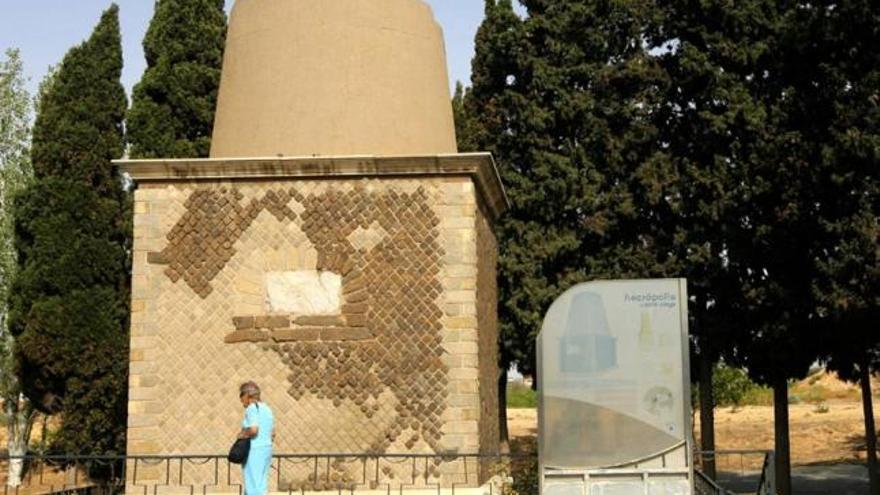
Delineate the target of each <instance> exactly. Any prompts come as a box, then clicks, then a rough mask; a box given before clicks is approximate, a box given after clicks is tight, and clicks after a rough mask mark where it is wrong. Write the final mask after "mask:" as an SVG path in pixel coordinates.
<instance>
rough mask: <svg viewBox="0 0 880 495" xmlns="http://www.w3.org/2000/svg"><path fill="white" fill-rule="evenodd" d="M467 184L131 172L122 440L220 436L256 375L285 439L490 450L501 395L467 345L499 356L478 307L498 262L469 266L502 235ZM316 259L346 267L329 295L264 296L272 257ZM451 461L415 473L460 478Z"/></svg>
mask: <svg viewBox="0 0 880 495" xmlns="http://www.w3.org/2000/svg"><path fill="white" fill-rule="evenodd" d="M475 198H476V196H475V191H474V188H473V184H472V183H471V182H470V180H469V179H464V180H457V179H456V180H454V181H449V180H428V179H423V180H404V179H381V180H375V179H374V180H325V181H301V180H290V181H273V182H267V181H253V182H247V181H236V182H229V181H225V182H221V181H217V182H203V183H174V184H169V183H163V184H143V185H141V186H140V187H139V189H138V190H137V192H136V197H135V200H136V212H138V213H137V214H136V215H135V227H136V229H135V253H134V259H135V267H134V281H133V302H132V336H133V338H132V350H133V357H132V363H131V379H130V380H131V381H130V403H129V430H128V431H129V436H128V438H129V452H130V453H133V454H152V453H156V454H183V453H189V454H192V453H218V452H224V451H225V450H226V449H227V448H228V444H229V441H230V440H231V438H232V437H233V436H234V434H235V430H236V428H237V426H238V424H239V422H240V421H241V409H240V406H239V405H238V400H237V387H238V384H239V383H241V382H242V381H245V380H248V379H254V380H256V381H257V382H258V383H260V385H261V386H262V388H263V391H264V392H263V394H264V400H265V401H266V402H267V403H268V404H270V405H271V407H272V408H273V410H274V411H275V413H276V428H277V437H276V445H275V450H276V452H279V453H315V452H318V453H320V452H377V453H379V452H385V453H402V452H413V453H439V452H448V451H455V450H457V451H459V452H476V451H477V450H478V449H479V450H480V451H483V449H482V446H481V442H483V440H482V438H483V437H485V438H486V439H488V441H491V437H492V434H491V425H492V424H493V422H497V420H496V419H492V418H497V412H496V411H495V409H494V407H495V406H492V407H488V406H485V404H483V402H485V398H484V395H483V394H484V393H492V392H491V391H492V390H494V378H493V379H491V381H489V383H488V388H486V389H485V390H484V386H483V385H482V384H480V385H478V382H481V381H485V380H489V378H488V377H489V371H487V370H488V368H489V367H487V368H486V370H484V369H483V367H482V366H481V363H483V360H484V357H483V356H477V353H478V350H477V349H478V346H479V352H480V353H483V352H484V350H485V352H487V353H488V354H487V357H486V359H487V360H488V361H489V362H491V363H492V365H494V362H495V355H494V354H492V347H493V345H492V342H494V339H495V338H496V337H494V336H491V335H488V336H485V338H483V337H484V336H483V327H484V326H485V325H488V327H487V328H490V329H491V328H494V327H493V324H492V323H491V322H490V323H488V324H487V323H485V321H490V320H485V318H482V317H480V318H478V316H477V315H478V313H482V312H483V311H484V309H485V310H486V311H494V309H493V306H492V304H490V303H489V302H488V301H489V299H491V298H492V297H494V292H493V291H494V286H493V285H486V284H485V283H484V281H488V280H491V279H492V278H493V277H491V276H490V275H489V274H490V271H491V270H492V269H491V268H490V269H488V270H489V271H484V270H482V269H480V270H478V269H477V265H478V264H482V263H484V262H485V261H486V260H487V259H490V260H491V259H493V258H486V257H484V256H483V255H482V254H480V255H479V263H478V261H477V251H479V252H480V253H482V252H483V249H484V247H485V249H494V244H493V243H494V239H490V242H488V243H487V242H486V239H489V238H490V236H483V234H479V233H478V231H477V229H476V228H475V222H474V215H475V214H476V215H479V213H478V212H476V210H477V208H476V207H475ZM477 225H479V224H477ZM485 227H486V228H488V224H486V225H485ZM484 233H488V234H490V235H491V230H487V231H485V232H484ZM481 236H482V237H481ZM477 237H479V238H480V239H483V240H479V239H477ZM484 237H485V238H484ZM478 243H479V244H480V246H481V247H480V248H479V249H478V248H477V244H478ZM309 271H315V272H319V273H327V272H329V273H333V274H338V275H339V276H340V277H341V279H342V283H341V288H340V305H339V309H338V312H336V313H334V314H320V315H308V314H293V313H283V314H282V313H276V312H273V310H271V309H270V307H269V304H268V303H267V289H266V277H267V275H266V274H268V273H279V272H280V273H284V272H309ZM477 278H479V279H480V280H481V282H479V283H478V282H477ZM484 287H489V288H488V289H486V290H484ZM477 299H479V301H480V302H479V303H478V301H477ZM478 305H479V311H478V307H477V306H478ZM492 321H494V320H492ZM478 327H479V332H478ZM491 331H494V330H491ZM478 339H480V341H479V342H477V340H478ZM484 340H485V342H484ZM490 341H492V342H490ZM134 351H136V352H137V354H138V357H137V358H136V359H135V357H134ZM489 354H491V356H490V355H489ZM487 397H488V400H490V401H491V396H487ZM496 400H497V399H496ZM483 409H485V412H484V411H483ZM490 409H491V411H490ZM483 415H489V418H488V419H486V418H484V417H483ZM478 423H479V429H478V428H477V426H478ZM484 424H485V425H488V426H487V428H484V427H483V425H484ZM484 432H489V433H484ZM453 464H454V463H452V464H444V465H440V466H437V465H434V466H431V467H429V468H428V471H427V473H425V474H427V475H429V479H430V480H442V481H441V483H447V482H455V483H461V482H464V480H465V479H469V478H465V477H463V476H462V472H463V470H462V466H456V465H453ZM334 469H336V468H334ZM389 469H390V472H389V473H384V472H383V474H384V475H387V477H388V478H389V479H390V478H394V477H397V478H399V479H403V478H405V477H406V476H405V474H406V473H405V472H404V471H406V470H403V471H400V472H396V471H395V469H391V468H389ZM209 474H210V473H209ZM290 474H291V475H290V476H289V477H287V476H285V477H287V479H286V480H281V481H284V482H285V483H288V484H290V486H293V485H297V486H304V487H305V486H309V485H310V480H308V476H307V474H308V473H305V472H304V473H303V475H302V476H299V475H298V474H297V475H296V476H294V475H293V473H292V472H291V473H290ZM336 475H337V476H338V477H339V479H341V480H343V481H346V480H348V478H351V477H352V476H354V478H355V479H356V478H357V476H356V473H353V472H352V473H349V472H348V471H346V470H345V469H342V468H340V469H339V470H338V472H337V473H336ZM275 482H276V480H275V479H274V478H273V486H272V487H271V489H272V490H273V491H274V490H275V489H277V488H278V487H277V486H275ZM312 486H314V485H313V484H312Z"/></svg>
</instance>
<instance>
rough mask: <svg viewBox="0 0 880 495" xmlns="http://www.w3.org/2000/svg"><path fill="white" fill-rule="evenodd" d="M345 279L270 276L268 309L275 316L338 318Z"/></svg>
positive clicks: (329, 275) (301, 274) (320, 275)
mask: <svg viewBox="0 0 880 495" xmlns="http://www.w3.org/2000/svg"><path fill="white" fill-rule="evenodd" d="M341 294H342V276H341V275H339V274H336V273H333V272H319V271H317V270H303V271H295V272H269V273H267V274H266V308H267V309H268V310H269V312H271V313H292V314H296V315H328V314H338V313H339V311H340V305H341V301H342V296H341Z"/></svg>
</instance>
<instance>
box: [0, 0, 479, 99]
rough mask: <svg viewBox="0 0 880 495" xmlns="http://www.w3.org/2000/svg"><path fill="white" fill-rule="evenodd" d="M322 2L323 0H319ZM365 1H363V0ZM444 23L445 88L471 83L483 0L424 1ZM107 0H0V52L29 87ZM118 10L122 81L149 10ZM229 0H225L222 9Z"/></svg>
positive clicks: (139, 52)
mask: <svg viewBox="0 0 880 495" xmlns="http://www.w3.org/2000/svg"><path fill="white" fill-rule="evenodd" d="M319 1H326V0H319ZM365 1H368V0H365ZM425 1H426V2H427V3H428V4H430V5H431V7H432V8H433V9H434V15H435V17H436V18H437V21H438V22H439V23H440V25H441V26H443V31H444V34H445V38H446V55H447V64H448V66H449V79H450V88H453V87H454V86H455V81H462V82H464V83H465V85H467V84H469V82H470V70H471V65H470V64H471V58H473V52H474V35H475V34H476V31H477V28H478V27H479V25H480V22H481V21H482V19H483V0H425ZM110 3H111V0H0V13H2V15H0V51H3V52H5V51H6V49H8V48H18V49H19V50H21V54H22V59H23V62H24V70H25V75H26V76H27V77H28V78H29V81H28V87H29V88H30V90H31V92H34V91H35V90H36V88H37V87H38V85H39V82H40V80H41V79H42V78H43V76H44V75H45V74H46V71H47V69H48V68H49V66H51V65H55V64H58V63H59V62H60V61H61V59H62V58H63V57H64V54H65V53H66V52H67V50H69V49H70V48H72V47H73V46H75V45H77V44H79V43H81V42H82V41H83V40H85V39H86V38H87V37H88V36H89V34H90V33H91V31H92V28H94V26H95V24H97V22H98V19H99V17H100V16H101V12H102V11H103V10H104V9H106V8H107V7H108V6H110ZM116 3H117V4H118V5H119V9H120V23H121V28H122V43H123V50H124V55H123V56H124V59H125V67H124V69H123V73H122V83H123V85H124V86H125V87H126V89H127V90H128V91H129V94H131V87H132V86H134V84H135V83H136V82H137V81H138V80H140V77H141V74H142V73H143V71H144V67H145V65H146V63H145V62H144V56H143V49H142V48H141V41H142V40H143V37H144V33H145V32H146V30H147V26H148V24H149V22H150V18H151V17H152V15H153V1H152V0H116ZM232 3H233V0H226V4H227V10H228V9H229V8H231V7H232Z"/></svg>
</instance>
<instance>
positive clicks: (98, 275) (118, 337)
mask: <svg viewBox="0 0 880 495" xmlns="http://www.w3.org/2000/svg"><path fill="white" fill-rule="evenodd" d="M121 71H122V46H121V39H120V33H119V19H118V8H117V7H116V6H115V5H113V6H112V7H110V8H109V9H108V10H107V11H105V12H104V14H103V15H102V16H101V20H100V22H99V23H98V25H97V27H96V28H95V29H94V31H93V33H92V34H91V36H90V37H89V39H88V40H86V41H85V42H83V43H82V44H81V45H79V46H77V47H75V48H73V49H71V50H70V51H69V52H68V53H67V55H66V56H65V57H64V60H63V62H62V63H61V66H60V68H59V69H58V71H57V73H56V74H55V75H54V76H53V79H52V81H51V84H50V85H49V86H48V87H47V88H46V90H45V93H44V94H43V96H42V99H41V101H40V104H39V106H38V115H37V119H36V122H35V125H34V133H33V145H32V152H31V159H32V163H33V169H34V176H35V179H36V180H35V181H34V183H33V184H31V185H30V186H29V187H28V188H27V189H26V190H25V191H24V192H23V193H22V195H21V196H20V197H19V198H18V199H17V201H16V204H15V209H16V215H15V217H16V225H15V235H16V239H15V242H16V249H17V251H18V256H19V270H18V272H17V274H16V278H15V280H14V285H13V290H12V291H11V298H10V328H11V330H12V332H13V334H14V335H16V354H17V360H18V366H19V372H20V373H19V374H20V377H21V379H22V382H23V388H24V392H25V394H26V395H27V396H28V397H30V398H31V399H32V400H33V401H34V403H35V404H36V405H37V406H38V407H39V408H40V409H42V410H43V411H45V412H48V413H61V417H62V427H61V429H60V431H59V433H58V435H57V437H56V438H55V443H54V445H53V448H54V449H56V450H58V451H61V452H69V453H89V454H92V453H107V452H117V453H119V452H124V445H125V440H124V434H125V424H126V420H125V414H126V408H127V403H126V395H127V393H126V392H127V365H128V359H127V356H128V351H127V349H128V331H127V330H128V316H127V315H128V289H127V286H128V284H127V279H128V272H127V269H126V253H125V245H126V239H127V235H126V234H127V232H126V230H125V224H126V222H125V220H124V210H125V207H124V205H125V198H126V195H125V192H124V190H123V187H122V181H121V177H120V175H119V172H118V170H117V169H116V168H115V167H114V166H113V165H112V163H111V160H112V159H114V158H119V157H121V156H122V153H123V146H124V136H123V117H124V114H125V108H126V98H125V91H124V89H123V87H122V85H121V84H120V82H119V78H120V75H121Z"/></svg>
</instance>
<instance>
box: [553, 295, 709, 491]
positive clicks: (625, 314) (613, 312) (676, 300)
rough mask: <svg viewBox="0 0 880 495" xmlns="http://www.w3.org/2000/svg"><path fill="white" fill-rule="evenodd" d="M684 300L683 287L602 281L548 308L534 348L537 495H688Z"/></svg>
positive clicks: (688, 396)
mask: <svg viewBox="0 0 880 495" xmlns="http://www.w3.org/2000/svg"><path fill="white" fill-rule="evenodd" d="M609 298H611V301H610V302H609V301H608V299H609ZM688 300H689V299H688V294H687V281H686V280H685V279H681V278H679V279H653V280H600V281H593V282H587V283H584V284H579V285H577V286H575V287H572V288H571V289H569V290H568V291H566V292H565V293H564V294H563V295H561V296H560V297H559V298H558V299H557V300H556V301H555V302H554V303H553V305H551V307H550V309H549V310H548V311H547V314H546V316H545V319H544V323H543V326H542V330H541V334H540V335H539V337H538V342H537V352H538V355H537V358H538V363H537V364H538V377H537V378H538V402H539V407H538V425H539V428H538V431H539V439H538V455H539V470H540V471H539V472H540V489H541V493H542V494H543V495H575V494H577V495H623V494H626V495H629V494H640V495H642V494H643V495H655V494H656V495H679V494H684V493H687V494H690V493H692V491H693V478H694V466H693V462H692V451H693V439H692V431H693V428H692V405H691V385H690V347H689V331H688ZM676 309H677V311H676ZM634 311H638V312H639V314H638V318H640V320H641V323H640V325H637V324H636V323H635V322H636V321H637V316H636V315H634V314H633V312H634ZM655 319H656V320H657V321H656V322H655V321H654V320H655ZM653 324H657V325H659V326H660V327H661V328H662V331H656V332H655V331H654V330H652V325H653ZM635 327H638V330H634V328H635ZM676 330H677V332H676ZM671 336H672V337H674V338H671ZM664 339H665V340H664ZM545 340H546V342H545ZM674 340H677V342H674ZM676 344H677V345H676ZM634 349H638V351H634ZM640 358H641V359H642V361H640V360H639V359H640ZM618 361H620V362H618ZM548 370H552V371H550V372H549V373H548ZM658 370H660V371H658ZM569 372H570V373H572V376H573V377H574V378H573V379H572V380H568V379H561V378H559V376H560V375H561V374H564V373H569ZM554 373H555V375H554ZM627 373H634V374H635V375H631V376H635V377H636V378H635V379H634V380H627V379H620V377H621V376H623V377H627V376H630V375H627ZM639 373H641V377H642V378H641V379H639V375H638V374H639ZM652 373H653V374H652ZM578 374H580V376H577V375H578ZM676 375H678V376H680V381H679V380H678V376H676ZM548 376H550V377H551V378H550V380H549V381H550V382H553V383H550V384H548ZM597 377H598V378H597ZM554 380H555V381H554ZM655 382H656V383H657V384H658V385H659V386H650V384H654V383H655ZM567 383H568V384H567ZM646 383H648V384H649V385H645V384H646ZM560 384H561V386H560ZM585 385H586V386H585ZM566 387H569V388H571V390H570V391H569V390H566ZM591 387H599V389H598V391H597V390H593V389H592V388H591ZM602 387H606V389H602ZM548 388H549V389H550V391H551V392H552V393H547V391H548ZM676 388H678V390H675V389H676ZM615 393H617V394H619V395H620V397H621V399H619V400H618V399H615V395H614V394H615ZM591 394H592V395H591ZM565 395H568V396H569V397H565V398H564V399H565V402H559V396H565ZM634 397H635V398H637V399H634ZM569 398H571V399H576V400H572V401H569V400H568V399H569ZM634 400H635V401H636V402H638V404H637V405H633V404H636V402H634ZM548 402H551V405H549V406H548ZM605 406H607V407H605ZM548 410H549V413H548ZM561 416H569V417H568V418H562V419H560V417H561ZM579 416H580V417H579ZM670 418H674V420H673V419H670ZM560 425H563V426H560ZM663 429H666V433H667V434H668V435H667V436H664V435H663V433H664V432H663V431H662V430H663ZM560 431H561V432H563V433H560ZM625 437H628V438H630V440H629V441H626V439H625ZM584 438H588V439H589V441H583V439H584ZM575 439H576V440H575ZM613 442H616V443H613ZM566 444H567V445H566ZM548 446H549V447H548ZM652 447H656V448H654V449H653V450H651V449H652ZM661 447H662V448H661ZM596 451H598V452H596ZM606 458H607V459H608V461H607V462H602V460H603V459H606ZM581 459H583V461H581Z"/></svg>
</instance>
